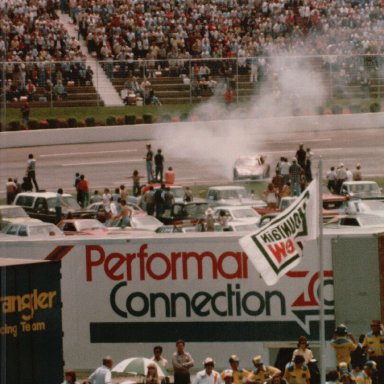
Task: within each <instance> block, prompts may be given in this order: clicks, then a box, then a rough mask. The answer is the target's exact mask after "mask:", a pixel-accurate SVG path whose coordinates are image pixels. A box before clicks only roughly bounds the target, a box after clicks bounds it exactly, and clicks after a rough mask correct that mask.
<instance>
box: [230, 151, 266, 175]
mask: <svg viewBox="0 0 384 384" xmlns="http://www.w3.org/2000/svg"><path fill="white" fill-rule="evenodd" d="M270 168H271V167H270V165H269V164H268V163H267V161H266V159H265V156H262V155H248V156H240V157H238V158H237V159H236V161H235V164H234V166H233V180H234V181H236V180H245V179H250V180H258V179H260V180H261V179H267V178H269V174H270Z"/></svg>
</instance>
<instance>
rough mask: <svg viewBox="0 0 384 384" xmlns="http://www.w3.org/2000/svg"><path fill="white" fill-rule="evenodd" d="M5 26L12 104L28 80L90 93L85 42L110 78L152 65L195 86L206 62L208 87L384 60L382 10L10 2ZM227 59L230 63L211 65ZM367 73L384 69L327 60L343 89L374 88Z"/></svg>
mask: <svg viewBox="0 0 384 384" xmlns="http://www.w3.org/2000/svg"><path fill="white" fill-rule="evenodd" d="M59 10H61V11H62V12H68V13H69V14H70V16H71V17H72V19H73V22H74V23H75V24H76V25H77V29H78V36H77V37H75V36H70V34H69V33H68V31H67V30H66V28H65V26H64V25H63V24H62V22H61V21H60V19H59ZM0 16H1V22H0V30H1V35H0V59H1V60H4V59H5V60H6V61H7V62H8V63H7V64H6V65H5V68H4V69H5V74H6V80H7V81H8V83H7V86H8V88H7V89H8V90H7V93H8V100H12V99H13V98H14V97H16V98H17V96H20V95H22V93H23V92H24V89H25V88H26V85H27V84H28V80H31V81H32V83H33V84H34V85H35V86H36V87H47V88H48V89H49V88H50V85H49V83H52V86H55V85H56V84H57V83H59V82H61V83H62V84H63V85H64V86H66V85H67V83H68V82H74V83H75V84H76V85H86V84H88V85H90V84H91V83H92V73H91V71H90V68H87V66H86V53H85V52H82V51H81V47H80V43H79V39H84V40H85V41H86V44H87V47H88V54H91V55H94V56H96V57H97V58H98V59H100V60H106V65H105V66H104V68H105V70H106V72H107V74H108V75H109V76H110V77H111V76H112V75H113V71H114V64H113V62H112V61H113V60H117V61H118V62H119V69H122V71H123V73H124V74H125V73H127V74H128V73H130V72H131V73H133V69H134V68H135V67H137V65H138V66H139V67H140V66H143V65H144V64H143V62H144V60H146V64H145V68H146V70H147V73H146V75H147V76H154V73H155V72H156V70H160V69H164V68H167V69H168V70H169V73H170V74H171V75H172V74H173V75H181V74H184V75H189V76H190V77H193V74H194V73H195V70H194V69H193V70H192V69H190V68H189V64H188V63H187V62H186V61H184V60H185V59H206V60H207V61H206V66H207V67H208V69H209V73H207V74H206V76H205V79H206V78H207V76H208V75H213V76H215V75H218V74H221V75H224V76H230V75H231V73H232V72H234V67H233V65H234V64H236V65H237V66H238V69H237V72H238V73H240V74H241V73H247V74H250V80H251V81H252V79H253V80H256V81H257V80H260V78H262V77H263V73H265V71H266V68H265V67H266V66H267V64H268V61H266V60H265V56H268V55H271V54H276V53H282V52H284V53H289V54H292V53H297V54H302V53H305V54H307V55H308V54H309V55H318V54H323V55H328V54H329V55H354V54H365V55H375V54H380V53H382V52H383V50H384V41H383V39H381V36H382V32H383V29H384V24H383V19H384V17H383V16H384V2H383V1H382V0H331V1H328V0H327V1H325V0H273V1H266V0H214V1H207V0H198V1H190V0H162V1H160V0H152V1H144V0H107V1H106V0H78V1H76V0H71V1H69V2H68V1H67V0H61V1H60V2H58V1H57V0H34V1H27V0H12V1H7V2H1V3H0ZM222 58H224V59H232V61H221V62H219V61H212V59H222ZM137 61H139V64H137ZM367 63H368V64H369V65H370V67H373V68H376V69H377V68H378V66H379V65H381V62H378V59H377V58H373V59H372V57H369V58H359V59H356V58H354V59H351V58H343V57H342V58H341V59H340V58H339V59H338V60H337V61H336V59H334V58H333V57H331V56H330V57H329V58H327V59H326V65H331V66H333V68H334V70H335V73H336V74H337V77H338V78H340V81H341V82H351V81H358V82H360V83H361V84H366V83H367V81H368V80H367V78H366V71H365V69H366V66H367ZM115 65H116V64H115ZM196 65H197V66H198V67H200V64H196ZM121 67H122V68H121ZM197 70H199V68H197ZM255 74H256V76H255ZM47 82H48V84H47Z"/></svg>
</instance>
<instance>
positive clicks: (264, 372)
mask: <svg viewBox="0 0 384 384" xmlns="http://www.w3.org/2000/svg"><path fill="white" fill-rule="evenodd" d="M278 373H280V370H279V369H277V368H275V367H268V366H265V365H263V369H260V368H256V369H255V370H253V371H252V372H250V374H249V375H248V378H247V383H264V382H265V381H268V380H269V379H271V378H272V376H273V375H277V374H278Z"/></svg>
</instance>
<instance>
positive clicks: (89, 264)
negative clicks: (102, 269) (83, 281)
mask: <svg viewBox="0 0 384 384" xmlns="http://www.w3.org/2000/svg"><path fill="white" fill-rule="evenodd" d="M92 251H96V252H99V258H98V259H97V260H94V261H92ZM104 259H105V253H104V249H103V248H102V247H100V246H99V245H86V246H85V265H86V275H87V281H92V267H94V266H97V265H100V264H102V263H103V262H104Z"/></svg>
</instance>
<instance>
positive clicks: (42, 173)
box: [0, 128, 384, 196]
mask: <svg viewBox="0 0 384 384" xmlns="http://www.w3.org/2000/svg"><path fill="white" fill-rule="evenodd" d="M252 140H254V138H252ZM147 143H148V142H147V141H125V142H113V143H97V144H78V145H57V146H41V147H27V148H13V149H2V150H0V180H1V184H0V196H4V194H5V190H4V189H5V183H6V181H7V179H8V177H17V178H18V179H19V180H21V179H22V177H23V176H24V175H25V169H26V164H27V157H28V154H29V153H33V154H34V156H35V158H36V160H37V180H38V183H39V186H40V188H41V189H45V190H47V191H56V190H57V188H59V187H62V188H63V189H64V191H65V192H73V191H74V188H73V183H74V176H75V172H80V173H83V174H85V176H86V177H87V179H88V180H89V182H90V187H91V190H92V191H93V190H94V189H99V190H102V189H103V188H104V187H105V186H108V187H112V188H113V187H117V186H119V185H120V184H125V185H126V186H127V187H128V188H130V187H131V184H132V180H131V179H130V177H129V176H130V175H131V174H132V172H133V170H134V169H137V170H139V173H140V174H141V175H143V176H145V175H146V174H145V161H144V155H145V152H146V148H145V146H146V144H147ZM150 143H151V144H152V148H153V149H154V151H156V150H157V148H162V149H163V154H164V157H165V167H168V166H172V167H173V168H174V170H175V172H176V183H177V184H181V185H184V186H185V185H218V184H226V183H231V182H232V178H231V174H232V170H231V168H232V164H233V160H234V159H235V158H236V156H239V155H242V154H245V153H244V150H243V148H241V147H238V148H237V147H235V146H232V145H231V138H228V137H222V136H220V137H215V136H212V137H209V138H207V137H203V138H199V137H194V136H193V135H190V136H189V137H185V136H184V137H182V138H180V139H178V138H177V137H176V138H175V139H167V140H161V139H159V140H152V141H150ZM299 143H303V144H304V147H305V148H307V147H310V148H311V150H312V151H313V153H314V158H313V167H312V168H313V172H314V174H316V173H317V168H318V166H317V164H318V159H319V158H320V157H321V158H322V163H323V175H325V173H326V171H327V170H328V169H329V167H330V166H331V165H336V166H337V165H338V164H339V163H340V162H343V163H344V164H345V166H346V167H349V168H350V169H354V167H355V166H356V164H357V163H360V164H361V166H362V171H363V176H364V177H373V176H378V177H382V176H383V175H384V167H383V166H384V128H383V129H361V130H340V131H328V132H300V133H298V132H295V133H290V132H287V133H278V134H277V133H273V134H271V135H268V134H267V135H263V136H260V137H259V138H257V142H255V143H248V144H249V145H248V146H247V152H248V153H247V154H249V152H253V153H262V154H264V155H266V156H267V159H268V160H269V162H270V163H271V164H272V166H273V167H274V165H275V164H276V161H277V160H278V159H279V157H280V156H286V157H288V158H291V157H292V156H294V154H295V152H296V150H297V148H298V144H299ZM200 148H201V150H200ZM250 148H251V150H250ZM188 149H190V150H188ZM145 182H146V177H144V178H143V183H145Z"/></svg>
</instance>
